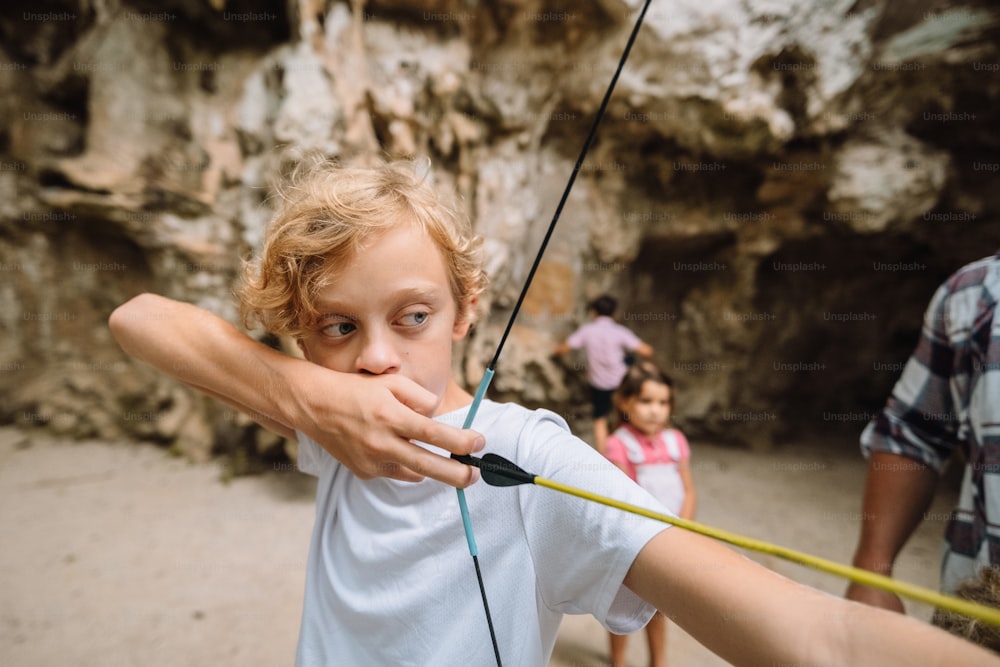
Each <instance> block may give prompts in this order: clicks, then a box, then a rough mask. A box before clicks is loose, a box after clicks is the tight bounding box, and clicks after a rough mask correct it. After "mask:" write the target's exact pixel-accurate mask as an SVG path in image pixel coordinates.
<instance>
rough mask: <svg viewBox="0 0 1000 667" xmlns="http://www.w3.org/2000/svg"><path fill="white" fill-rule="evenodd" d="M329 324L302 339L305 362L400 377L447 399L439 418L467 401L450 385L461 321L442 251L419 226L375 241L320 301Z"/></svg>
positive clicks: (323, 321)
mask: <svg viewBox="0 0 1000 667" xmlns="http://www.w3.org/2000/svg"><path fill="white" fill-rule="evenodd" d="M317 305H318V307H319V310H320V312H321V313H322V316H321V317H320V319H319V321H318V322H317V324H316V326H315V327H313V328H312V329H311V330H309V331H307V332H306V333H305V334H303V336H302V337H301V338H300V339H299V345H300V347H301V348H302V351H303V353H304V354H305V356H306V358H307V359H308V360H310V361H312V362H313V363H316V364H319V365H320V366H325V367H326V368H330V369H332V370H336V371H342V372H347V373H363V374H371V375H381V374H384V373H399V374H401V375H403V376H405V377H407V378H409V379H411V380H413V381H415V382H416V383H417V384H419V385H421V386H422V387H424V388H425V389H428V390H429V391H432V392H434V393H435V394H436V395H437V396H439V397H440V398H441V402H440V403H439V405H438V408H437V410H436V411H435V414H440V413H443V412H447V411H450V410H454V409H456V408H459V407H462V406H463V405H465V404H467V403H468V401H467V400H466V399H465V398H464V397H466V396H468V394H466V393H465V392H464V391H462V389H461V388H460V387H458V385H457V384H455V383H454V382H453V381H452V379H451V355H452V345H453V343H454V342H455V341H457V340H460V339H461V338H462V337H464V336H465V334H466V333H468V330H469V323H468V322H462V321H458V320H457V317H458V312H459V311H458V308H457V304H456V303H455V298H454V296H453V295H452V292H451V288H450V284H449V280H448V273H447V269H446V268H445V263H444V260H443V258H442V256H441V251H440V249H439V248H438V247H437V245H436V244H435V243H434V242H433V241H432V240H431V239H430V237H429V236H428V235H427V234H425V233H424V232H422V231H421V230H420V229H418V228H417V227H415V226H414V225H409V224H402V225H400V226H398V227H395V228H393V229H390V230H388V231H385V232H383V233H381V234H379V235H378V236H376V237H374V238H373V239H370V240H369V241H368V242H367V243H366V244H365V246H364V247H363V248H362V249H361V250H359V251H358V252H357V253H356V254H355V256H353V257H351V258H349V259H348V260H347V261H345V262H343V263H342V265H341V266H340V267H338V268H337V270H336V271H335V272H334V273H333V274H332V276H331V280H330V282H329V284H328V285H327V286H326V287H324V288H323V289H322V290H321V291H320V292H319V294H318V299H317Z"/></svg>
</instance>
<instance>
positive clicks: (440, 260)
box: [111, 164, 1000, 667]
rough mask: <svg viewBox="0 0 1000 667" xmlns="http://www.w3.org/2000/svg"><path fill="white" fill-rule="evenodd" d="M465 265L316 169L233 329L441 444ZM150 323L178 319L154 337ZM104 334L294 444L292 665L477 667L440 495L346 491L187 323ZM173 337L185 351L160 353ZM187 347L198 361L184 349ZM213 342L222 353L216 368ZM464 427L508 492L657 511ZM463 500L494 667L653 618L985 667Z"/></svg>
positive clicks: (463, 398) (613, 486)
mask: <svg viewBox="0 0 1000 667" xmlns="http://www.w3.org/2000/svg"><path fill="white" fill-rule="evenodd" d="M477 253H478V242H477V240H476V239H475V238H474V237H473V236H472V235H471V233H470V231H469V229H468V227H467V225H466V223H464V222H463V221H462V219H461V218H460V217H459V216H458V215H456V214H455V213H453V212H452V211H451V209H450V208H449V207H447V206H445V205H444V204H442V203H441V202H440V201H439V200H438V199H437V198H436V197H435V195H434V193H433V191H432V190H431V188H430V187H429V186H428V185H427V184H426V183H424V182H422V181H421V179H419V178H418V177H417V176H415V175H414V170H413V169H412V168H410V167H409V166H407V165H405V164H403V165H400V164H392V165H385V166H382V167H379V168H374V169H338V168H333V167H329V166H328V167H324V168H321V169H318V170H314V171H312V172H310V173H309V174H308V175H307V176H305V177H301V178H299V179H298V181H297V182H296V185H295V186H294V188H293V189H291V190H290V191H289V193H288V196H287V201H286V202H285V205H284V207H283V209H282V210H281V211H280V212H279V213H278V214H277V216H276V218H275V220H274V222H273V224H272V226H271V228H270V230H269V232H268V235H267V239H266V243H265V247H264V250H263V254H262V257H261V260H260V263H259V264H258V265H256V266H255V267H254V268H252V269H251V270H250V272H249V275H248V279H247V281H246V283H245V285H244V287H243V288H242V290H241V293H240V295H241V298H242V300H243V307H244V313H245V314H246V315H247V316H248V317H249V318H250V319H251V320H255V321H259V322H262V323H263V324H264V325H265V326H266V327H267V328H268V329H269V330H271V331H273V332H275V333H285V334H290V335H292V336H295V337H296V339H297V340H298V341H299V345H300V347H301V349H302V351H303V353H304V354H305V356H306V357H307V359H308V360H309V361H310V362H312V364H315V365H316V366H321V367H325V368H328V369H332V370H334V371H338V372H342V373H346V374H349V375H354V376H359V377H360V378H361V381H360V382H357V383H355V384H354V385H353V386H354V387H357V388H362V387H365V386H374V387H376V388H377V389H379V390H381V389H385V387H386V385H384V384H382V383H380V382H379V380H378V379H379V378H384V377H385V376H404V377H406V378H408V379H409V380H410V381H413V382H415V383H416V384H417V385H419V386H420V387H422V388H423V389H424V390H426V391H427V392H429V393H430V394H431V395H432V396H433V397H435V398H434V404H433V406H431V409H430V410H429V412H430V413H432V414H433V415H434V416H435V418H436V420H437V421H438V422H441V423H444V424H448V425H452V426H457V425H459V424H461V422H462V420H463V417H464V415H465V413H466V411H467V409H468V406H469V404H470V402H471V396H470V395H469V394H468V393H467V392H466V391H465V390H464V389H463V388H461V387H460V386H458V385H457V384H456V383H455V381H454V380H453V379H452V378H451V375H450V370H451V367H452V366H451V361H452V358H451V357H452V346H453V344H454V343H455V342H456V341H458V340H460V339H461V338H462V337H463V336H465V335H466V333H467V332H468V329H469V327H470V326H471V324H472V323H473V321H474V317H475V306H476V303H477V298H478V295H479V294H480V292H481V291H482V289H483V287H484V281H485V277H484V276H483V274H482V272H481V269H480V268H479V267H480V263H479V259H478V257H477ZM160 307H165V308H167V309H168V312H169V313H171V317H177V318H178V319H175V320H172V319H170V318H169V317H163V316H161V317H159V318H156V321H155V322H154V321H153V318H151V317H150V315H151V314H152V312H155V309H156V308H160ZM151 311H152V312H151ZM111 327H112V330H113V332H114V334H115V337H116V338H117V339H118V340H119V341H121V342H122V344H123V347H125V349H126V350H129V351H131V352H135V353H136V354H138V355H139V356H140V357H141V358H143V359H146V360H149V361H152V362H153V363H154V364H155V365H157V367H159V368H161V369H162V370H165V371H167V372H171V371H173V374H174V375H175V376H177V377H179V378H180V379H182V380H184V381H187V382H189V383H191V384H194V385H195V386H199V387H200V388H202V389H203V390H205V391H206V392H207V393H209V394H211V395H214V396H218V397H221V398H222V399H223V400H225V401H226V402H227V403H229V404H231V405H236V406H260V405H261V404H262V402H261V401H260V400H259V399H256V398H254V394H255V393H256V391H257V389H258V388H259V387H263V388H264V391H265V392H266V393H269V394H271V395H274V396H276V398H275V406H274V408H275V409H274V410H271V411H268V410H266V409H265V410H261V411H253V412H250V414H251V416H253V417H255V418H257V419H259V420H260V421H261V422H262V423H264V424H266V425H267V426H268V427H270V428H273V429H275V430H276V431H277V432H279V433H282V434H285V435H288V436H292V435H297V437H298V439H299V443H300V448H299V465H300V467H301V468H302V470H304V471H306V472H308V473H311V474H314V475H317V476H318V477H319V485H318V488H317V498H316V502H317V515H316V524H315V527H314V531H313V537H312V541H311V546H310V554H309V564H308V571H307V579H306V594H305V605H304V611H303V618H302V629H301V635H300V639H299V648H298V655H297V664H298V665H301V666H310V667H311V666H313V665H332V664H337V665H430V664H440V665H453V664H469V665H490V664H495V659H494V656H493V650H492V648H491V646H490V641H489V634H488V630H487V626H486V620H485V614H484V611H483V608H482V602H481V599H480V597H479V592H478V589H477V584H476V582H475V580H474V574H473V572H472V568H471V563H470V558H469V555H468V552H467V551H466V546H465V544H466V543H465V537H464V534H463V531H462V523H461V519H460V517H459V511H458V506H457V502H456V500H455V493H454V491H453V490H452V489H451V488H449V487H448V486H446V485H443V484H439V483H437V482H434V481H431V480H424V481H421V482H417V483H409V482H402V481H399V480H397V479H392V478H389V477H376V478H374V479H368V480H366V479H364V478H363V477H365V476H366V475H365V474H361V475H358V474H354V473H353V472H351V470H349V469H348V468H347V467H346V466H345V465H344V464H343V463H342V462H341V461H339V460H337V459H335V458H333V457H332V456H330V455H329V454H328V453H327V451H326V450H325V449H324V448H323V447H321V446H319V445H318V444H316V443H315V442H314V441H313V440H312V439H311V438H310V437H308V436H306V435H305V434H304V433H303V432H302V431H301V429H297V427H298V424H295V423H290V420H289V419H288V415H289V414H299V413H308V412H309V411H308V410H301V411H298V412H297V411H296V410H294V409H289V408H288V406H287V402H285V401H283V399H281V398H280V397H277V394H278V393H280V392H275V391H274V387H281V386H285V384H286V380H284V379H280V380H274V377H273V376H274V375H275V374H278V375H280V374H281V368H282V367H281V366H280V364H279V363H278V362H277V361H276V360H275V358H274V357H273V355H272V354H271V353H270V352H267V353H264V352H262V351H261V349H260V348H259V347H254V346H247V345H245V344H243V343H241V342H239V340H240V339H238V338H234V337H232V336H231V335H230V334H229V333H226V334H224V335H223V334H220V331H222V329H220V328H218V326H217V322H216V320H215V319H213V318H204V317H201V315H200V311H198V310H197V309H194V310H192V309H190V308H186V307H182V306H178V305H176V304H175V302H170V301H168V300H162V299H158V298H155V297H148V296H145V297H137V299H134V300H133V301H130V302H129V303H127V304H125V305H123V306H121V307H120V308H119V309H117V310H116V311H115V313H114V314H113V315H112V318H111ZM181 330H186V331H187V332H188V333H187V334H185V336H186V339H185V338H183V337H181V338H178V337H176V336H175V334H177V333H178V332H179V331H181ZM226 331H228V330H226ZM202 335H204V336H205V337H206V340H207V342H208V343H207V347H205V348H203V350H202V351H201V352H198V351H193V352H192V351H190V350H186V349H184V344H183V341H184V340H193V339H196V338H198V337H200V336H202ZM220 341H227V342H228V343H232V345H231V346H230V347H229V349H228V351H227V345H226V344H223V343H220ZM205 350H208V351H210V353H211V354H218V355H219V358H212V357H211V356H209V353H206V352H205ZM246 351H250V352H252V355H251V356H250V357H244V358H243V359H244V361H243V363H244V364H245V365H248V366H251V367H252V368H254V369H255V370H253V371H251V372H245V371H238V370H237V371H236V375H235V376H232V377H227V376H225V375H224V374H223V373H221V372H220V369H224V368H226V367H234V366H237V365H238V364H237V363H236V361H235V360H236V359H239V358H241V357H240V355H242V354H244V353H245V352H246ZM178 360H181V361H178ZM195 362H197V363H195ZM192 369H193V370H192ZM296 373H298V374H299V375H297V377H300V378H302V377H306V378H309V377H312V376H308V375H307V374H304V373H302V372H301V369H297V370H296ZM255 379H256V380H260V381H261V382H260V384H258V385H257V386H250V387H247V386H243V385H244V384H245V383H247V382H250V383H251V384H252V382H253V381H254V380H255ZM241 380H242V381H241ZM372 382H375V384H374V385H372V384H370V383H372ZM366 383H369V384H368V385H366ZM233 385H240V386H233ZM308 393H309V392H308V391H300V390H296V392H295V396H296V397H301V396H304V395H308ZM368 395H369V396H378V392H375V393H370V394H368ZM295 400H297V399H294V400H292V401H290V402H291V403H294V402H295ZM394 405H398V403H396V401H395V399H390V397H389V396H388V393H383V394H382V395H381V398H379V399H377V405H375V406H368V407H367V408H366V409H367V416H359V417H358V418H357V419H355V420H353V421H352V420H351V419H350V418H349V416H347V413H346V411H345V410H343V409H342V408H338V407H337V406H336V405H335V404H328V407H330V408H331V409H332V410H333V411H334V412H338V413H339V417H340V418H341V421H340V423H341V424H349V425H352V426H350V427H345V428H344V429H343V433H342V434H341V435H343V434H346V433H350V432H351V429H355V430H357V429H358V425H359V424H366V423H371V422H372V421H377V419H374V420H373V419H372V418H371V415H372V414H381V413H382V412H381V411H383V410H384V411H385V414H395V412H394V410H395V407H393V406H394ZM384 406H390V407H389V408H385V407H384ZM351 407H354V405H353V404H352V406H351ZM305 421H310V420H305ZM311 423H312V422H311ZM312 425H313V426H315V424H314V423H312ZM475 426H476V428H477V429H480V430H481V431H482V432H483V433H485V434H486V435H487V436H488V449H489V450H490V451H494V452H497V453H498V454H500V455H501V456H504V457H506V458H508V459H510V460H512V461H514V462H515V463H517V464H518V465H520V466H521V467H523V468H525V469H527V470H530V471H532V472H534V473H537V474H540V475H542V476H545V477H550V478H552V479H555V480H559V481H563V482H566V483H569V484H572V485H576V486H580V487H583V488H587V489H590V490H593V491H595V492H597V493H602V494H605V495H609V496H613V497H615V498H619V499H622V500H624V501H626V502H631V503H634V504H639V505H646V506H657V505H656V503H655V501H654V500H653V499H652V498H651V497H650V496H648V494H646V493H645V492H644V491H643V490H642V489H640V488H639V487H637V486H636V485H635V484H633V483H632V482H631V481H630V480H628V478H627V477H626V476H625V475H624V474H623V473H621V472H620V471H619V470H617V469H616V468H615V467H614V466H613V465H612V464H610V463H608V462H607V461H605V460H604V459H603V458H602V457H601V456H600V455H599V454H598V453H597V452H595V451H594V450H593V449H592V448H590V447H589V446H588V445H586V443H584V442H582V441H581V440H579V439H577V438H575V437H573V436H572V435H571V434H570V433H569V431H568V429H567V427H566V424H565V422H563V421H562V420H561V419H560V418H559V417H558V416H556V415H554V414H552V413H549V412H546V411H530V410H526V409H524V408H521V407H520V406H517V405H513V404H497V403H493V402H491V401H487V402H485V403H484V405H483V406H482V408H481V410H480V414H479V417H478V418H477V420H476V423H475ZM442 433H445V432H444V431H437V432H431V431H429V434H430V435H434V436H437V435H441V434H442ZM450 433H451V432H450V431H448V432H447V434H449V437H450ZM340 439H341V440H344V438H343V437H341V438H340ZM350 444H351V443H350V442H347V443H346V444H343V445H342V446H340V449H339V450H337V451H348V450H349V449H350ZM452 445H453V446H455V447H456V448H468V449H471V448H474V447H475V446H476V445H473V446H471V447H466V446H467V445H468V443H464V444H455V443H454V442H453V443H452ZM419 448H420V449H421V450H423V451H425V452H430V453H431V455H432V456H435V455H437V454H444V453H445V452H446V451H447V450H443V449H439V448H437V447H434V446H431V445H426V446H422V447H419ZM400 451H401V452H405V453H404V454H403V456H404V457H405V458H406V460H407V462H408V464H407V467H408V468H409V469H410V470H411V471H413V472H411V473H406V474H404V475H403V476H404V477H408V478H414V477H419V476H420V472H421V471H422V469H421V466H420V464H419V463H415V462H414V461H412V460H410V458H409V457H410V452H409V450H400ZM436 458H440V457H436ZM452 463H454V462H452ZM397 472H398V471H397V470H396V469H395V468H393V469H392V470H391V471H389V472H388V473H387V474H397ZM435 472H436V473H441V471H440V470H438V471H435ZM447 474H449V475H450V474H452V473H451V472H449V473H447ZM462 481H463V482H464V483H468V482H470V481H473V477H472V476H470V477H469V478H466V479H463V480H462ZM467 494H468V503H469V508H470V513H471V516H472V519H473V521H474V523H475V527H476V537H477V539H478V542H479V550H480V562H481V565H482V570H483V576H484V579H485V588H486V591H487V595H488V597H489V603H490V609H491V612H492V618H493V622H494V624H495V626H496V634H497V637H498V641H499V650H500V654H501V657H502V658H503V661H504V663H505V664H507V665H544V664H546V663H547V662H548V660H549V657H550V655H551V652H552V648H553V646H554V643H555V639H556V632H557V630H558V626H559V622H560V619H561V616H562V615H563V614H565V613H590V614H593V615H594V616H595V617H597V618H598V619H599V620H600V621H601V622H602V623H603V624H604V625H605V627H606V628H607V629H608V630H610V631H613V632H616V633H629V632H633V631H635V630H638V629H639V628H641V627H642V626H643V625H645V623H646V621H648V620H649V618H650V616H651V615H652V614H653V612H654V608H658V609H659V610H660V611H662V612H663V613H664V614H665V615H667V616H668V617H670V618H671V619H673V620H674V621H675V622H677V624H678V625H680V626H682V627H683V628H685V629H686V630H687V631H688V632H689V633H691V634H692V635H694V636H695V637H696V638H697V639H698V640H699V641H701V642H702V643H704V644H705V645H706V646H708V647H709V648H710V649H711V650H713V651H715V652H716V653H718V654H719V655H721V656H722V657H723V658H725V659H727V660H729V661H731V662H733V663H734V664H770V665H773V664H831V665H892V666H893V667H895V666H896V665H902V664H907V665H911V664H935V665H942V666H943V665H954V664H970V665H971V664H977V665H1000V660H998V659H997V658H994V657H991V656H990V655H989V654H988V653H986V652H985V651H983V650H982V649H980V648H978V647H975V646H973V645H971V644H969V643H967V642H963V641H962V640H960V639H957V638H954V637H951V636H949V635H947V633H944V632H942V631H939V630H935V629H933V628H931V627H929V626H927V625H925V624H922V623H919V622H917V621H915V620H913V619H908V618H906V617H904V616H901V615H898V614H891V613H888V612H884V611H881V610H876V609H873V608H869V607H865V606H862V605H857V604H854V603H851V602H848V601H845V600H841V599H838V598H835V597H833V596H829V595H826V594H823V593H820V592H818V591H815V590H812V589H809V588H806V587H804V586H800V585H798V584H796V583H794V582H792V581H789V580H787V579H784V578H782V577H780V576H778V575H776V574H774V573H772V572H770V571H769V570H767V569H765V568H763V567H761V566H759V565H757V564H756V563H754V562H752V561H750V560H748V559H746V558H744V557H742V556H740V555H738V554H737V553H735V552H734V551H732V550H730V549H728V548H725V547H723V546H721V545H719V544H717V543H715V542H713V541H711V540H708V539H707V538H703V537H701V536H698V535H695V534H693V533H689V532H686V531H683V530H680V529H671V528H665V527H664V526H663V525H662V524H658V523H656V522H653V521H650V520H647V519H641V518H635V517H633V516H631V515H624V514H621V513H619V512H617V511H616V510H611V509H608V508H605V507H603V506H600V505H596V504H593V503H588V502H586V501H582V500H580V499H577V498H572V497H569V496H564V495H561V494H557V493H553V492H551V491H549V490H547V489H542V488H538V487H534V486H519V487H514V488H494V487H490V486H487V485H485V484H474V485H472V486H470V487H469V488H468V490H467Z"/></svg>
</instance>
